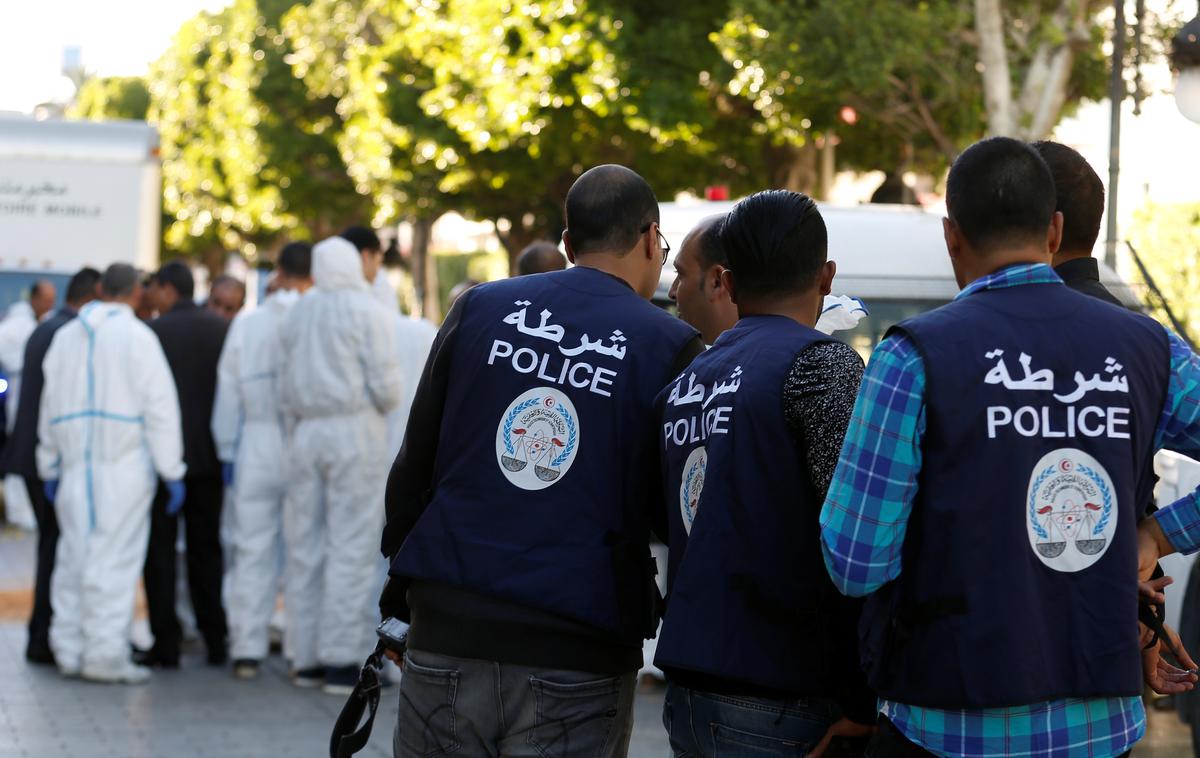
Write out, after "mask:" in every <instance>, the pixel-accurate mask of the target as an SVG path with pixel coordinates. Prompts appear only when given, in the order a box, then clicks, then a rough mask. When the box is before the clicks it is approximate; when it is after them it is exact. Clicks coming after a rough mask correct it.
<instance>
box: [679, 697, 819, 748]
mask: <svg viewBox="0 0 1200 758" xmlns="http://www.w3.org/2000/svg"><path fill="white" fill-rule="evenodd" d="M837 718H838V707H837V706H836V705H835V704H834V703H833V702H832V701H831V700H826V699H823V698H807V699H801V700H768V699H765V698H750V697H729V696H727V695H717V694H714V693H711V692H701V691H699V690H690V689H687V688H685V687H679V686H676V685H673V684H668V685H667V697H666V702H665V703H664V704H663V725H664V726H666V728H667V734H668V735H669V736H670V738H671V751H672V753H673V754H674V755H675V756H676V758H692V757H693V756H703V757H704V758H710V757H712V758H715V757H716V756H720V758H741V757H742V756H746V757H747V758H749V757H750V756H768V755H790V756H802V755H805V754H806V753H808V751H809V750H811V749H812V748H813V747H815V746H816V744H817V743H818V742H820V741H821V738H822V737H824V736H825V732H826V730H827V729H829V727H830V725H832V724H833V722H834V721H835V720H836V719H837Z"/></svg>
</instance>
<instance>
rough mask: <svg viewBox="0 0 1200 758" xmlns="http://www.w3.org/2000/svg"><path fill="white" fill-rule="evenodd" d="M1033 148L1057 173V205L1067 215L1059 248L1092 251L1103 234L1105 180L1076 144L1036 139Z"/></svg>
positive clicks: (1057, 209) (1055, 173)
mask: <svg viewBox="0 0 1200 758" xmlns="http://www.w3.org/2000/svg"><path fill="white" fill-rule="evenodd" d="M1033 148H1034V149H1035V150H1037V151H1038V154H1039V155H1041V156H1042V160H1044V161H1046V165H1047V166H1049V167H1050V175H1051V176H1052V177H1054V194H1055V197H1056V198H1057V203H1056V204H1055V207H1054V209H1055V210H1056V211H1058V212H1060V213H1062V215H1063V233H1062V244H1061V245H1060V246H1059V249H1060V250H1064V251H1071V252H1086V253H1088V254H1090V253H1091V252H1092V248H1094V247H1095V246H1096V239H1097V238H1098V237H1099V236H1100V219H1101V218H1102V217H1103V216H1104V182H1102V181H1100V177H1099V176H1097V175H1096V171H1095V170H1094V169H1093V168H1092V167H1091V165H1089V164H1088V162H1087V159H1086V158H1084V157H1083V156H1082V155H1080V154H1079V152H1078V151H1077V150H1075V149H1073V148H1070V147H1067V146H1066V145H1063V144H1061V143H1058V142H1052V141H1050V140H1042V141H1040V142H1034V143H1033Z"/></svg>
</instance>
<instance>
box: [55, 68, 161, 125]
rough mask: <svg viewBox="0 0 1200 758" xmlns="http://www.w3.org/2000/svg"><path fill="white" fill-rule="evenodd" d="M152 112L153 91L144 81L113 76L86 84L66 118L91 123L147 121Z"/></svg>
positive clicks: (136, 77)
mask: <svg viewBox="0 0 1200 758" xmlns="http://www.w3.org/2000/svg"><path fill="white" fill-rule="evenodd" d="M149 110H150V90H149V88H148V87H147V86H146V80H145V79H143V78H141V77H139V76H111V77H98V78H92V79H88V80H86V81H85V82H84V83H83V86H81V87H80V88H79V92H78V93H77V94H76V96H75V102H74V103H73V104H72V105H71V107H70V108H68V109H67V115H68V116H69V117H71V118H82V119H88V120H91V121H106V120H108V119H129V120H134V121H144V120H145V119H146V113H147V111H149Z"/></svg>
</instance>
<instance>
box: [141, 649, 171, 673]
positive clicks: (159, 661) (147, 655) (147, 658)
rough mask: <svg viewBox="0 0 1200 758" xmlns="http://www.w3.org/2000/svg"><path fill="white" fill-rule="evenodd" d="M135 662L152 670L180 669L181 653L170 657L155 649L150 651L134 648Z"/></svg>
mask: <svg viewBox="0 0 1200 758" xmlns="http://www.w3.org/2000/svg"><path fill="white" fill-rule="evenodd" d="M133 662H134V663H136V664H137V665H139V666H145V667H146V668H152V669H177V668H179V653H175V654H174V655H169V654H166V653H162V652H160V651H159V650H157V649H155V648H150V649H149V650H139V649H137V648H134V649H133Z"/></svg>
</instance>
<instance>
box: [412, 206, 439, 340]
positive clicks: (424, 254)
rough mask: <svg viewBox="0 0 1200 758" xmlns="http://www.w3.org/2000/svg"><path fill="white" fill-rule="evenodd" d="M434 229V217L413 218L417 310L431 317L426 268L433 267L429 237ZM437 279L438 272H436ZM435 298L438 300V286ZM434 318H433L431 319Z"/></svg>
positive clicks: (414, 282) (413, 276)
mask: <svg viewBox="0 0 1200 758" xmlns="http://www.w3.org/2000/svg"><path fill="white" fill-rule="evenodd" d="M432 231H433V219H431V218H416V219H413V220H412V281H413V289H414V290H416V295H417V312H418V313H419V314H420V315H422V316H425V317H426V318H429V309H428V307H427V306H428V303H429V298H428V289H427V287H426V282H427V280H428V276H427V274H426V269H428V268H432V266H431V262H430V260H429V237H430V235H431V233H432ZM435 279H436V274H435ZM433 299H434V300H437V290H436V287H435V289H434V293H433ZM430 320H432V319H430Z"/></svg>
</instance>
